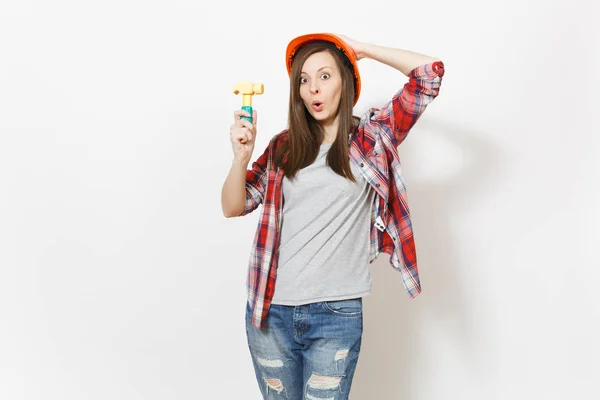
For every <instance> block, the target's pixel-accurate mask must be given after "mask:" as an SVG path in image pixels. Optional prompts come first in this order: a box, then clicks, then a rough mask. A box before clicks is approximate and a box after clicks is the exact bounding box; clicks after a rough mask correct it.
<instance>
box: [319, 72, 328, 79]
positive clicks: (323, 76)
mask: <svg viewBox="0 0 600 400" xmlns="http://www.w3.org/2000/svg"><path fill="white" fill-rule="evenodd" d="M321 78H323V79H329V74H328V73H327V72H325V73H324V74H323V75H321Z"/></svg>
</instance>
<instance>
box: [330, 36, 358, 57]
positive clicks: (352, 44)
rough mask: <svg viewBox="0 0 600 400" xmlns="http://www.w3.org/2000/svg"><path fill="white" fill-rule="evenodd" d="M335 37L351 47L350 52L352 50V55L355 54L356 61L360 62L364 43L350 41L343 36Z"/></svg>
mask: <svg viewBox="0 0 600 400" xmlns="http://www.w3.org/2000/svg"><path fill="white" fill-rule="evenodd" d="M335 35H336V36H337V37H339V38H340V39H342V40H343V41H344V42H346V44H347V45H348V46H350V47H352V50H354V53H356V59H357V60H360V59H361V58H364V57H365V55H364V54H363V47H364V46H365V44H364V43H362V42H359V41H357V40H353V39H350V38H349V37H347V36H344V35H339V34H337V33H336V34H335Z"/></svg>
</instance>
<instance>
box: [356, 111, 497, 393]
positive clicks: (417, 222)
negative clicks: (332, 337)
mask: <svg viewBox="0 0 600 400" xmlns="http://www.w3.org/2000/svg"><path fill="white" fill-rule="evenodd" d="M418 125H419V126H418V130H419V131H420V132H418V134H431V135H434V139H435V140H440V141H449V142H450V144H451V145H453V146H456V147H457V148H458V149H459V151H462V154H463V168H462V169H461V170H460V171H458V172H457V173H456V174H455V175H454V176H450V177H447V178H446V179H444V180H437V181H435V182H434V183H431V182H418V181H414V180H410V179H408V181H410V183H408V184H407V193H408V202H409V206H410V209H411V215H412V217H413V228H414V232H415V241H416V248H417V255H418V258H417V259H418V263H419V264H418V265H419V275H420V277H421V284H422V289H423V291H422V293H421V294H420V295H419V296H417V297H416V298H415V299H413V300H410V299H409V298H408V295H407V293H406V291H405V289H404V286H403V285H402V280H401V277H400V273H398V272H397V271H395V270H394V269H393V268H392V267H391V266H390V262H389V255H387V254H386V253H381V254H380V255H379V257H378V258H377V260H376V261H375V262H374V263H373V264H372V270H373V273H372V275H373V292H372V294H371V295H369V296H367V297H365V299H364V324H365V325H364V336H363V344H362V351H361V355H360V357H359V363H358V366H357V371H356V375H355V379H354V383H353V387H352V390H351V393H350V398H351V399H354V400H370V399H378V400H388V399H394V400H395V399H412V398H414V397H415V395H416V394H417V393H419V392H420V391H421V390H422V389H419V390H417V389H416V388H415V387H414V382H415V379H416V378H419V379H417V380H416V381H418V382H422V381H423V377H422V376H420V377H415V376H414V375H413V374H414V369H415V368H414V366H415V365H417V363H418V365H419V371H424V370H428V369H429V368H427V367H426V366H427V364H431V363H434V362H435V360H434V359H431V355H432V351H433V350H434V348H435V344H432V343H427V342H426V341H424V340H423V337H424V335H423V332H426V331H425V330H426V329H431V327H432V326H436V327H438V328H439V327H442V331H441V332H438V333H437V334H438V335H442V336H444V337H445V338H446V339H447V340H445V341H444V343H445V345H446V346H447V345H448V343H451V344H453V346H452V347H453V348H454V349H455V350H456V351H457V352H459V353H460V358H461V360H462V362H464V364H465V365H464V366H463V367H464V368H466V369H468V370H469V373H470V374H471V371H470V370H472V375H471V376H477V375H478V374H479V373H481V369H480V368H481V367H482V363H484V359H483V357H484V356H483V355H482V354H481V353H480V352H479V351H478V347H480V348H483V349H484V348H485V344H484V343H485V342H486V338H485V337H476V338H474V337H473V336H474V334H473V329H472V327H473V324H472V320H471V318H472V313H471V310H470V304H472V303H471V302H470V301H469V300H468V293H469V288H468V287H466V283H465V282H464V281H463V277H462V276H461V271H464V268H461V258H460V256H459V254H458V251H457V238H456V237H455V235H454V234H453V227H452V221H454V220H455V218H456V215H457V213H459V214H465V213H468V210H469V207H470V206H471V205H473V204H474V202H476V201H477V198H478V197H479V196H482V195H486V196H487V195H489V193H490V191H493V184H494V181H495V180H496V178H497V177H495V176H493V175H494V174H495V173H497V172H498V171H500V170H499V167H498V164H499V161H498V160H499V158H500V155H499V150H498V149H495V148H494V147H493V146H492V144H491V143H488V142H486V141H485V135H483V134H482V133H481V132H472V131H469V130H466V129H462V128H460V127H455V126H452V125H451V124H446V123H442V122H435V121H425V120H422V121H420V122H419V123H418ZM411 134H417V132H411ZM410 138H411V136H410V135H409V136H408V138H407V142H405V143H404V144H402V145H401V147H400V154H401V158H402V153H403V151H402V150H403V149H402V146H406V145H407V144H408V141H409V140H410ZM409 147H410V145H409ZM401 161H403V165H404V166H405V167H406V168H404V170H405V171H406V170H407V169H408V170H410V169H411V167H410V165H411V164H412V165H415V164H413V163H417V162H418V161H417V160H416V159H414V160H412V157H410V156H407V157H404V158H402V160H401ZM477 332H478V334H479V331H477ZM427 336H428V337H431V335H430V334H428V335H427ZM485 362H486V363H489V362H490V361H489V360H487V361H485ZM449 373H450V374H451V373H452V372H451V371H449ZM448 398H451V397H448Z"/></svg>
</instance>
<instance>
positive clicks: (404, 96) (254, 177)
mask: <svg viewBox="0 0 600 400" xmlns="http://www.w3.org/2000/svg"><path fill="white" fill-rule="evenodd" d="M443 75H444V64H443V63H442V62H441V61H435V62H432V63H429V64H425V65H421V66H419V67H417V68H415V69H414V70H412V71H411V72H410V74H409V80H408V82H407V83H406V84H405V85H404V86H403V87H402V89H401V90H399V91H398V92H397V93H396V94H395V95H394V96H393V98H392V100H391V101H390V102H389V103H387V104H386V105H385V106H384V107H382V108H381V109H377V108H371V109H369V110H368V111H367V112H366V113H365V114H364V115H363V116H362V118H361V120H360V123H359V126H358V129H357V132H356V134H355V135H354V137H353V139H352V142H351V144H350V151H349V155H350V162H353V163H354V164H355V165H356V166H357V167H358V168H360V171H361V173H362V175H363V177H364V178H365V179H366V180H367V181H368V182H369V184H370V185H371V186H372V187H373V189H374V190H375V191H376V192H377V196H375V198H374V204H373V207H372V214H371V222H372V223H371V232H370V238H371V240H370V246H369V256H370V263H372V262H373V261H374V260H375V259H376V258H377V256H378V255H379V254H380V253H381V252H384V253H387V254H389V255H390V264H391V266H392V267H393V268H394V269H396V270H397V271H399V272H400V274H401V276H402V281H403V284H404V287H405V289H406V291H407V292H408V295H409V297H410V298H414V297H415V296H417V295H418V294H419V293H420V292H421V284H420V281H419V274H418V269H417V256H416V250H415V241H414V238H413V230H412V224H411V220H410V214H409V209H408V204H407V198H406V188H405V185H404V182H403V179H402V175H401V169H400V160H399V157H398V149H397V146H398V145H400V143H402V141H403V140H404V139H405V138H406V135H407V134H408V132H409V131H410V129H411V128H412V127H413V125H414V124H415V123H416V122H417V120H418V118H419V116H420V115H421V114H422V113H423V111H425V108H426V107H427V105H429V104H430V103H431V102H432V101H433V100H434V99H435V98H436V97H437V95H438V93H439V89H440V85H441V81H442V76H443ZM286 133H287V130H284V131H282V132H280V133H279V134H277V135H275V136H274V137H273V138H272V139H271V140H270V142H269V145H268V146H267V148H266V149H265V151H264V153H263V154H262V155H261V156H260V157H259V158H258V159H257V160H256V161H255V162H253V163H252V167H251V169H248V170H247V171H246V205H245V209H244V211H243V212H242V214H241V215H246V214H249V213H250V212H252V211H254V210H255V209H256V208H257V207H258V206H259V205H260V204H263V209H262V214H261V215H260V218H259V221H258V226H257V230H256V234H255V237H254V244H253V247H252V251H251V254H250V260H249V266H248V275H247V281H246V283H247V289H248V304H249V306H250V309H251V310H252V325H254V326H256V327H259V328H262V327H264V321H265V319H266V317H267V315H268V312H269V308H270V306H271V300H272V298H273V294H274V292H275V282H276V277H277V258H278V257H277V255H278V246H279V238H280V229H281V214H282V211H283V203H284V200H283V190H282V188H281V182H282V179H283V171H282V170H281V169H278V170H276V169H275V168H274V167H273V155H274V154H275V149H276V148H277V145H278V144H279V143H282V141H284V140H286V138H287V136H286Z"/></svg>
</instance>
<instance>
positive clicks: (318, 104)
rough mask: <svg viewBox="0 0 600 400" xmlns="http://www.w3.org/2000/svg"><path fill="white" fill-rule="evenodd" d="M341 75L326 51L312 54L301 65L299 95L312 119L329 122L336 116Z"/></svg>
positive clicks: (331, 56) (340, 90) (340, 89)
mask: <svg viewBox="0 0 600 400" xmlns="http://www.w3.org/2000/svg"><path fill="white" fill-rule="evenodd" d="M341 93H342V76H341V73H340V71H339V69H338V66H337V63H336V62H335V59H334V58H333V55H331V53H329V52H328V51H321V52H318V53H314V54H312V55H311V56H310V57H308V58H307V59H306V62H305V63H304V65H303V66H302V73H301V75H300V96H301V97H302V100H303V101H304V105H305V106H306V108H307V109H308V111H309V112H310V114H311V115H312V116H313V118H314V119H316V120H317V121H319V122H321V123H331V122H333V121H334V120H335V118H336V116H337V111H338V106H339V104H340V96H341Z"/></svg>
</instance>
